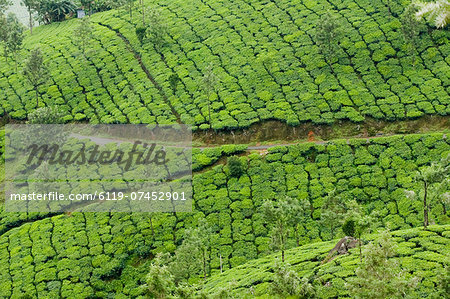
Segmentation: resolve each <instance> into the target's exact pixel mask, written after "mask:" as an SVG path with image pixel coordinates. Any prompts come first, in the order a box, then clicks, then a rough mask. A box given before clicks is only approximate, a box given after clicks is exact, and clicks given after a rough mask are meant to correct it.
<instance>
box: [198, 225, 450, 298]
mask: <svg viewBox="0 0 450 299" xmlns="http://www.w3.org/2000/svg"><path fill="white" fill-rule="evenodd" d="M392 236H393V242H394V246H395V247H396V250H395V251H396V256H395V257H394V260H397V261H399V263H400V265H401V266H402V268H404V269H405V270H406V271H408V272H409V273H410V275H411V276H416V277H419V278H421V281H420V283H419V287H418V290H417V293H416V294H415V295H414V296H413V297H415V298H419V297H420V298H429V297H430V295H431V294H432V293H434V292H435V291H436V286H437V282H438V275H441V274H440V273H442V271H443V268H444V266H445V265H448V262H449V260H450V249H449V248H450V226H448V225H446V226H432V227H430V228H429V231H424V230H422V229H409V230H401V231H395V232H392ZM374 238H376V235H371V236H368V238H367V240H366V241H370V240H373V239H374ZM336 242H337V240H334V241H329V242H321V243H314V244H309V245H305V246H301V247H298V248H295V249H291V250H289V251H287V252H286V262H288V263H290V264H291V265H292V268H293V269H294V270H295V271H296V272H297V273H298V274H299V276H300V277H307V278H308V279H309V280H310V281H312V280H316V282H315V285H316V287H318V295H319V298H335V297H337V296H339V297H348V292H347V290H346V288H345V282H346V281H348V279H349V278H351V277H353V276H354V275H355V274H354V273H355V269H356V268H357V267H358V264H359V263H360V261H359V250H358V248H354V249H351V250H350V252H349V254H346V255H341V256H338V257H337V258H335V259H334V260H333V261H331V262H329V263H325V264H323V265H321V262H322V261H323V259H324V258H325V257H326V256H327V254H328V252H329V251H330V250H331V249H332V248H333V247H334V245H335V244H336ZM277 259H279V254H273V255H270V256H267V257H264V258H261V259H257V260H252V261H250V262H248V263H246V264H244V265H241V266H239V267H236V268H234V269H231V270H228V271H226V272H224V273H222V274H219V275H216V276H214V277H212V278H210V279H209V280H208V281H207V283H206V285H205V287H204V289H205V290H206V292H207V293H209V294H214V293H218V292H219V291H220V289H221V288H227V287H228V286H229V285H232V286H233V292H234V293H235V294H236V295H237V296H238V298H243V297H252V296H250V295H251V293H253V294H254V295H265V294H267V293H269V292H270V287H271V286H270V285H271V282H272V281H273V267H274V263H275V261H276V260H277ZM318 282H320V283H318ZM320 286H322V287H320ZM409 295H412V294H409Z"/></svg>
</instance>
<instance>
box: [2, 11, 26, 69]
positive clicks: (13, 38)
mask: <svg viewBox="0 0 450 299" xmlns="http://www.w3.org/2000/svg"><path fill="white" fill-rule="evenodd" d="M6 23H7V30H8V32H7V38H6V47H7V49H8V52H9V53H11V54H12V55H13V57H14V63H15V69H16V73H17V53H18V52H19V51H20V50H21V49H22V43H23V39H24V37H25V36H24V34H23V31H24V28H23V26H22V24H20V22H19V20H18V19H17V17H16V15H14V14H12V13H10V14H9V15H8V18H7V22H6Z"/></svg>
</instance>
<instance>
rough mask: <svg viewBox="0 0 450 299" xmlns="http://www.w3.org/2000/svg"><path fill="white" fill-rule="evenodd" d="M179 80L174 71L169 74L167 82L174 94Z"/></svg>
mask: <svg viewBox="0 0 450 299" xmlns="http://www.w3.org/2000/svg"><path fill="white" fill-rule="evenodd" d="M180 81H181V79H180V77H178V75H177V74H176V73H172V74H170V76H169V84H170V88H171V89H172V92H173V94H174V95H175V93H176V92H177V86H178V83H179V82H180Z"/></svg>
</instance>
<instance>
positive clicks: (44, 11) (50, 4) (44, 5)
mask: <svg viewBox="0 0 450 299" xmlns="http://www.w3.org/2000/svg"><path fill="white" fill-rule="evenodd" d="M76 8H77V6H76V5H75V3H74V2H73V1H72V0H39V3H38V5H36V7H35V9H36V12H37V14H38V17H39V20H40V21H41V22H43V23H44V24H50V23H53V22H61V21H64V20H65V19H66V18H67V17H68V16H70V15H71V14H73V13H75V11H76Z"/></svg>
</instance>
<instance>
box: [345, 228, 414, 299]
mask: <svg viewBox="0 0 450 299" xmlns="http://www.w3.org/2000/svg"><path fill="white" fill-rule="evenodd" d="M394 253H395V251H394V244H393V243H392V241H391V237H390V234H389V233H388V232H384V233H382V234H381V236H380V238H379V239H377V240H376V241H374V242H371V243H370V244H369V245H367V247H366V248H365V250H364V252H363V261H362V264H361V265H360V266H359V267H358V268H357V269H356V277H355V278H353V279H349V282H348V283H347V288H348V290H349V292H350V296H351V297H353V298H373V299H378V298H379V299H385V298H399V297H404V296H405V295H406V294H407V293H409V294H411V293H412V292H413V290H414V289H415V288H416V286H417V283H418V279H417V278H410V279H408V278H407V275H408V274H407V272H406V271H404V270H403V269H401V268H400V266H399V263H398V261H396V260H393V259H391V257H392V256H394Z"/></svg>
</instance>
